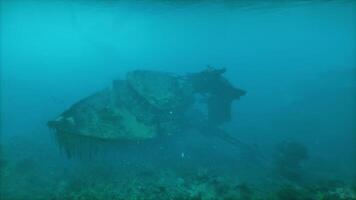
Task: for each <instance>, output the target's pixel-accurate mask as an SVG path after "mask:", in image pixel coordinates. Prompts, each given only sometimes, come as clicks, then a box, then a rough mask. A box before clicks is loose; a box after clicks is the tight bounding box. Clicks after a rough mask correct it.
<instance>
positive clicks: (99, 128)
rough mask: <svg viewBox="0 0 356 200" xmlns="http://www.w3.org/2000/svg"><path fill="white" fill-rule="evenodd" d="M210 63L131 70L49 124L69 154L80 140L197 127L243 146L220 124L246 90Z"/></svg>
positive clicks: (143, 136) (124, 138)
mask: <svg viewBox="0 0 356 200" xmlns="http://www.w3.org/2000/svg"><path fill="white" fill-rule="evenodd" d="M224 72H225V69H214V68H211V67H209V68H207V69H206V70H203V71H201V72H198V73H192V74H187V75H183V76H180V75H176V74H171V73H166V72H161V71H149V70H136V71H130V72H128V73H127V75H126V79H125V80H114V81H113V84H112V86H110V87H108V88H106V89H104V90H102V91H99V92H97V93H95V94H93V95H91V96H89V97H87V98H84V99H82V100H80V101H79V102H77V103H75V104H74V105H72V106H71V107H70V108H69V109H68V110H66V111H64V112H63V113H62V114H60V115H59V116H58V117H57V118H56V119H55V120H52V121H49V122H48V126H49V127H50V128H52V129H54V130H55V135H56V138H57V140H58V142H59V143H60V144H61V145H62V146H63V147H64V149H65V150H66V152H67V154H68V155H71V154H73V153H75V152H76V150H77V146H78V145H77V144H78V143H86V144H87V145H92V144H93V143H117V145H119V144H120V142H121V143H123V142H137V141H144V140H148V139H153V138H157V137H161V136H164V135H167V134H179V133H180V132H184V131H186V130H190V129H196V130H198V131H200V132H202V133H203V134H207V135H216V136H219V137H220V138H223V139H225V140H226V141H228V142H230V143H232V144H235V145H238V144H242V143H240V142H239V141H238V140H236V139H234V138H233V137H231V136H229V135H228V134H226V133H225V132H224V131H222V129H221V128H220V125H221V124H222V123H224V122H227V121H229V120H230V119H231V104H232V102H233V101H234V100H237V99H239V98H240V97H241V96H243V95H245V93H246V92H245V91H244V90H241V89H238V88H236V87H234V86H233V85H232V84H231V83H230V82H229V81H228V80H227V79H226V78H225V77H224V76H223V74H224Z"/></svg>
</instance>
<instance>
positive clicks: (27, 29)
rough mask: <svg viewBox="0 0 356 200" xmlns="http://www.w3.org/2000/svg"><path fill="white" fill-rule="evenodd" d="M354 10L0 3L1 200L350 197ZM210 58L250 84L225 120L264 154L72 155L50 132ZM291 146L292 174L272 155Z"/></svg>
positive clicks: (348, 6)
mask: <svg viewBox="0 0 356 200" xmlns="http://www.w3.org/2000/svg"><path fill="white" fill-rule="evenodd" d="M355 12H356V11H355V2H354V1H159V0H157V1H154V0H152V1H150V0H146V1H19V0H14V1H10V0H8V1H6V0H3V1H1V14H0V18H1V32H0V39H1V43H0V47H1V51H0V53H1V54H0V55H1V69H0V70H1V82H0V83H1V96H0V98H1V143H0V144H1V160H0V161H1V163H0V164H1V166H0V167H1V168H0V173H1V177H0V183H1V184H0V198H1V199H10V200H12V199H36V200H37V199H159V198H161V199H228V197H227V196H226V195H227V194H230V193H233V194H232V195H231V196H233V197H231V198H230V199H249V198H250V199H257V198H259V199H283V198H284V199H286V197H285V196H284V197H283V194H284V193H283V192H285V193H286V195H287V196H288V198H289V199H302V196H303V195H309V196H310V198H311V199H318V198H319V199H322V197H321V196H323V195H324V194H323V195H319V196H318V197H316V196H315V194H310V193H308V192H306V189H303V187H309V186H310V187H313V188H318V187H319V186H320V184H321V182H323V184H324V185H327V186H325V187H327V188H328V189H326V191H325V190H323V192H325V195H324V196H325V198H324V199H326V196H327V195H331V194H334V193H335V191H336V189H337V188H339V189H340V188H341V189H342V191H343V192H344V193H345V194H347V195H349V196H350V199H356V191H355V190H356V189H355V188H356V187H355V181H356V172H355V169H356V163H355V159H356V158H355V156H356V155H355V152H356V150H355V148H354V147H355V140H356V139H355V134H356V125H355V124H356V63H355V61H356V60H355V55H356V48H355V45H356V37H355V35H356V29H355V28H356V27H355V24H356V21H355V19H356V16H355V15H356V14H355ZM208 65H210V66H214V67H217V68H219V67H225V68H226V69H227V72H226V74H225V77H226V78H227V79H228V80H230V81H231V83H232V84H233V85H236V86H237V87H239V88H242V89H244V90H246V91H247V95H246V96H243V97H242V98H241V100H239V101H236V102H234V104H233V107H232V120H231V121H230V122H229V123H226V124H224V126H223V128H224V129H225V130H227V131H228V132H229V133H230V134H231V135H233V136H234V137H236V138H238V139H239V140H241V141H243V142H244V143H246V144H248V145H249V146H253V147H255V148H256V149H259V151H260V153H261V154H263V156H262V157H263V158H261V159H256V158H255V157H254V155H251V153H247V152H245V151H243V150H241V149H238V148H234V147H233V146H231V145H230V144H228V143H226V142H224V141H221V140H219V139H217V138H209V137H206V136H202V135H201V134H182V135H174V136H172V138H171V140H170V141H165V142H163V143H159V144H156V143H153V144H151V143H150V144H143V145H141V144H138V145H133V146H128V147H125V148H122V149H120V148H119V149H115V150H112V151H111V152H110V153H104V154H103V155H101V154H100V155H99V156H97V157H94V158H90V159H68V158H67V157H66V156H65V155H64V154H63V152H61V151H60V148H59V147H58V145H57V143H56V141H55V139H54V137H53V132H52V131H51V130H49V129H48V128H47V125H46V124H47V121H49V120H53V119H54V118H56V116H58V115H59V114H60V113H62V112H63V111H64V110H66V109H68V108H69V107H70V106H71V105H72V104H74V103H76V102H78V101H79V100H81V99H82V98H84V97H87V96H89V95H91V94H93V93H95V92H97V91H99V90H101V89H103V88H105V87H108V86H110V85H111V83H112V81H113V80H114V79H118V78H124V77H125V74H126V73H127V72H129V71H132V70H135V69H140V70H159V71H166V72H173V73H177V74H182V75H184V74H186V73H193V72H199V71H201V70H204V69H206V67H207V66H208ZM290 141H292V142H295V143H298V144H300V145H302V146H303V147H304V148H305V149H307V154H308V158H307V159H305V160H303V162H302V163H300V169H299V168H298V169H295V170H298V171H297V172H296V173H298V174H299V175H300V176H301V178H300V179H298V180H294V179H290V178H289V177H288V176H284V175H283V173H282V174H281V173H280V171H279V172H278V169H280V168H279V167H280V166H279V165H278V164H276V162H274V161H275V159H276V156H275V154H276V153H277V154H278V153H281V152H282V154H283V153H284V152H283V150H280V149H279V150H278V148H276V146H278V145H279V144H286V143H288V142H290ZM279 151H281V152H279ZM291 157H292V158H291V159H293V155H291ZM282 165H288V163H282ZM318 184H319V185H318ZM286 187H287V189H290V190H287V189H285V188H286ZM246 188H247V189H246ZM291 188H292V189H291ZM300 188H302V189H300ZM283 189H285V190H283ZM221 190H222V191H221ZM247 190H248V191H247ZM246 191H247V192H246ZM286 191H287V192H286ZM249 192H250V193H253V194H251V195H250V196H248V197H247V196H246V195H248V194H249ZM288 192H289V193H288ZM317 192H319V193H321V190H320V191H319V190H318V189H315V191H314V193H317ZM333 192H334V193H333ZM338 192H339V193H340V191H338ZM235 193H236V194H235ZM275 193H276V194H275ZM282 193H283V194H282ZM302 193H303V194H302ZM304 193H307V194H304ZM234 195H235V196H234ZM244 195H245V196H244ZM313 195H314V196H313ZM352 195H354V196H352ZM337 198H339V197H336V195H334V196H332V197H330V199H335V200H337ZM340 198H341V197H340Z"/></svg>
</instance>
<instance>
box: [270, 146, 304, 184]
mask: <svg viewBox="0 0 356 200" xmlns="http://www.w3.org/2000/svg"><path fill="white" fill-rule="evenodd" d="M308 157H309V155H308V150H307V148H306V146H305V145H303V144H301V143H298V142H292V141H287V142H282V143H280V144H278V145H277V148H276V154H275V155H274V167H275V170H276V172H277V173H278V174H279V175H280V176H282V177H284V178H286V179H288V180H291V181H299V180H300V179H301V176H302V163H303V162H304V161H305V160H307V159H308Z"/></svg>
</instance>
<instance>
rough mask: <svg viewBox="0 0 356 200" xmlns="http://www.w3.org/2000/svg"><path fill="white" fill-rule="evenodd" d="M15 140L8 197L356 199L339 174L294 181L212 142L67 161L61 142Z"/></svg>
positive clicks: (7, 164) (5, 154) (5, 161)
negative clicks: (218, 149) (197, 147)
mask: <svg viewBox="0 0 356 200" xmlns="http://www.w3.org/2000/svg"><path fill="white" fill-rule="evenodd" d="M15 141H16V142H13V143H12V144H11V145H6V146H4V145H3V146H2V156H1V165H0V166H1V187H0V191H1V198H0V199H2V200H6V199H9V200H16V199H19V200H22V199H23V200H25V199H27V200H31V199H34V200H37V199H45V200H49V199H52V200H65V199H68V200H84V199H85V200H86V199H89V200H108V199H113V200H114V199H127V200H138V199H147V200H159V199H164V200H169V199H172V200H173V199H175V200H179V199H181V200H182V199H184V200H188V199H191V200H193V199H194V200H198V199H201V200H220V199H221V200H223V199H224V200H233V199H235V200H257V199H259V200H353V199H356V184H353V183H352V181H345V180H342V179H340V178H337V177H333V176H332V174H328V173H332V172H331V171H330V172H328V171H324V172H323V173H325V174H328V175H325V174H322V172H320V174H318V175H316V174H317V171H313V170H315V169H309V171H308V170H305V171H301V172H302V173H301V174H300V175H301V177H300V178H299V179H289V178H288V177H287V178H286V177H283V176H281V174H279V175H278V173H276V172H275V170H271V169H272V168H270V166H267V165H264V164H263V163H261V162H258V161H252V160H251V159H250V158H243V156H241V154H239V155H240V156H238V157H239V158H238V159H237V158H236V159H235V160H234V156H231V155H233V154H234V153H237V152H231V155H227V156H225V157H224V156H222V155H218V153H215V154H214V153H213V152H209V150H208V148H206V149H202V150H201V151H198V150H195V152H196V153H195V154H194V153H191V154H190V155H189V151H190V150H192V148H191V147H187V146H186V147H185V149H186V150H187V152H186V155H183V154H178V153H179V152H175V151H171V152H168V153H167V152H166V153H164V154H162V155H158V154H157V153H158V152H159V151H160V150H157V151H156V152H155V150H153V151H152V152H150V153H147V149H145V148H146V147H145V148H143V149H140V148H136V149H135V148H129V149H126V150H122V151H121V152H119V153H118V154H112V155H104V154H103V155H100V154H99V155H96V156H94V157H91V158H89V157H86V158H74V159H73V158H72V159H67V158H65V156H63V155H61V156H59V155H60V154H57V153H58V152H56V151H55V149H56V148H57V147H56V146H53V148H48V146H47V147H46V145H45V144H44V145H43V146H41V145H36V146H31V145H30V144H31V142H30V141H19V140H16V138H15ZM202 144H208V143H207V142H205V143H204V142H202ZM162 148H166V146H165V147H162ZM189 148H190V149H189ZM139 151H143V152H146V153H144V154H143V153H142V154H140V153H139ZM225 151H226V149H224V151H222V152H225ZM192 152H193V151H192ZM197 152H200V153H197ZM175 154H177V155H176V156H173V155H175ZM150 156H151V157H150ZM219 157H220V158H219ZM320 170H321V171H322V169H321V168H320Z"/></svg>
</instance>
